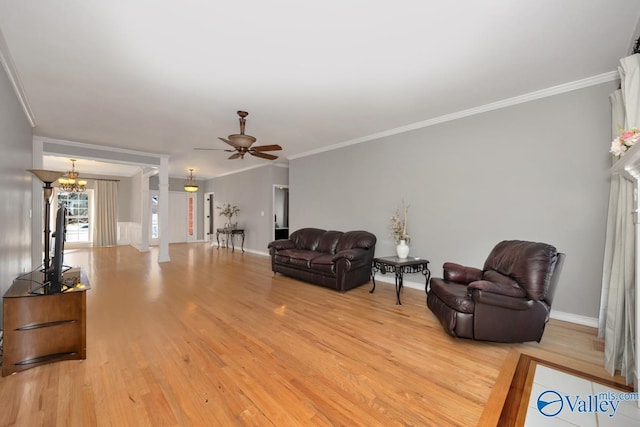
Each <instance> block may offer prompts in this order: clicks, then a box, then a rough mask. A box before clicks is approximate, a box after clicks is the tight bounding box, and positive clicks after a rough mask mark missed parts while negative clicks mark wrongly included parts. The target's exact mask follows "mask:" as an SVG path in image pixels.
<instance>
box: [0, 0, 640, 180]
mask: <svg viewBox="0 0 640 427" xmlns="http://www.w3.org/2000/svg"><path fill="white" fill-rule="evenodd" d="M639 17H640V2H638V1H637V0H588V1H585V0H528V1H527V0H520V1H513V0H484V1H478V0H459V1H455V2H454V1H449V2H447V1H442V0H438V1H435V0H414V1H411V0H395V1H393V2H391V1H377V2H374V1H371V0H369V1H366V0H323V1H316V2H303V1H299V0H298V1H296V0H273V1H264V0H243V1H204V0H202V1H195V0H180V1H178V0H174V1H171V0H136V1H134V0H103V1H100V0H94V1H86V0H47V1H16V0H0V30H1V31H2V34H3V35H4V38H5V41H6V45H7V46H8V50H9V52H10V55H11V57H12V58H13V63H14V65H15V69H16V71H17V77H18V78H19V79H20V80H21V82H22V85H23V88H24V93H25V95H26V99H27V101H28V103H29V106H30V107H31V110H32V112H33V117H34V121H35V125H36V126H35V130H34V134H36V135H40V136H46V137H51V138H58V139H63V140H70V141H76V142H85V143H90V144H97V145H104V146H112V147H117V148H125V149H132V150H138V151H145V152H151V153H158V154H169V155H170V162H169V164H170V175H171V176H178V177H183V176H186V174H187V169H188V168H195V174H196V176H197V177H198V178H209V177H213V176H217V175H220V174H223V173H228V172H230V171H233V170H234V168H235V169H245V168H247V167H252V166H256V165H261V164H264V163H266V162H268V161H266V160H262V159H256V158H251V157H249V156H247V158H245V159H243V160H226V158H227V157H228V156H229V153H225V152H224V151H210V152H202V151H194V150H193V149H194V148H195V147H210V148H227V147H226V146H225V144H224V143H222V142H221V141H219V140H218V139H217V137H218V136H223V137H226V136H227V135H229V134H232V133H237V132H238V120H237V119H238V117H237V115H236V111H237V110H246V111H248V112H249V116H248V117H247V129H246V131H247V133H248V134H251V135H253V136H255V137H257V138H258V142H257V143H256V145H262V144H280V145H281V146H282V147H283V148H284V150H283V151H282V152H280V153H279V154H280V156H281V157H280V158H279V159H278V160H277V161H276V162H285V163H286V162H287V157H291V156H297V155H300V154H302V153H306V152H309V151H312V150H318V149H321V148H323V147H327V146H331V145H334V144H340V143H343V142H347V141H351V140H355V139H359V140H360V139H363V138H364V137H366V136H368V135H374V134H377V133H380V132H384V131H386V130H388V129H393V128H398V127H402V126H407V125H410V124H412V123H416V122H421V121H425V120H429V119H432V118H436V117H440V116H443V115H446V114H451V113H455V112H457V111H461V110H466V109H470V108H474V107H478V106H482V105H485V104H488V103H493V102H497V101H500V100H503V99H507V98H511V97H515V96H519V95H523V94H527V93H530V92H534V91H538V90H542V89H545V88H549V87H552V86H556V85H560V84H564V83H568V82H572V81H576V80H580V79H584V78H587V77H591V76H595V75H599V74H602V73H607V72H611V71H614V70H615V69H616V67H617V64H618V60H619V58H620V57H622V56H625V55H626V54H628V52H629V49H630V47H631V45H632V41H633V38H634V31H635V30H636V25H637V23H638V18H639ZM365 139H366V138H365ZM275 154H278V153H275Z"/></svg>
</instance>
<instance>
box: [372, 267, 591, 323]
mask: <svg viewBox="0 0 640 427" xmlns="http://www.w3.org/2000/svg"><path fill="white" fill-rule="evenodd" d="M375 278H376V282H384V283H391V284H393V285H395V283H396V282H395V280H396V279H395V276H394V275H393V274H384V275H383V274H380V273H376V276H375ZM402 285H403V286H404V287H406V288H411V289H419V290H421V291H424V287H425V284H424V282H422V283H420V282H412V281H409V280H403V282H402ZM550 317H551V318H552V319H556V320H562V321H563V322H570V323H575V324H577V325H583V326H589V327H592V328H597V327H598V318H597V317H588V316H582V315H580V314H573V313H567V312H564V311H558V310H555V309H553V308H552V309H551V315H550Z"/></svg>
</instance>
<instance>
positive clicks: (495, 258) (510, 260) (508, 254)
mask: <svg viewBox="0 0 640 427" xmlns="http://www.w3.org/2000/svg"><path fill="white" fill-rule="evenodd" d="M557 259H558V251H557V250H556V248H555V247H553V246H551V245H548V244H546V243H536V242H525V241H521V240H505V241H503V242H500V243H498V244H497V245H496V246H495V248H493V250H492V251H491V253H490V254H489V256H488V257H487V260H486V261H485V263H484V268H483V270H484V271H485V273H484V274H485V276H486V275H487V274H494V273H489V272H490V271H491V270H493V271H494V272H497V273H500V274H501V275H504V276H508V277H509V278H511V279H513V280H515V281H516V282H517V283H518V285H520V287H522V288H523V289H524V290H525V291H526V292H527V296H528V297H529V298H531V299H533V300H536V301H540V300H542V299H543V298H544V296H545V294H546V292H547V289H548V288H549V283H550V280H551V275H552V274H553V270H554V268H555V265H556V261H557ZM493 278H494V279H496V278H499V276H498V275H495V274H494V275H493ZM487 280H491V279H487Z"/></svg>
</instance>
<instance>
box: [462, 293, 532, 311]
mask: <svg viewBox="0 0 640 427" xmlns="http://www.w3.org/2000/svg"><path fill="white" fill-rule="evenodd" d="M470 294H471V297H472V298H473V301H474V302H475V303H476V304H487V305H494V306H497V307H503V308H508V309H510V310H517V311H524V310H529V309H530V308H531V307H533V304H534V303H535V301H533V300H532V299H529V298H526V297H524V298H516V297H510V296H506V295H500V294H494V293H491V292H487V291H481V290H479V289H473V290H472V291H471V292H470Z"/></svg>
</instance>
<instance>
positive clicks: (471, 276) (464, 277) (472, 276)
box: [442, 262, 482, 283]
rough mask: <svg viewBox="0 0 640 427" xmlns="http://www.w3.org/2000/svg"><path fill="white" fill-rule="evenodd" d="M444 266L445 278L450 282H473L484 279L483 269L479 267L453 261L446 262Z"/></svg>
mask: <svg viewBox="0 0 640 427" xmlns="http://www.w3.org/2000/svg"><path fill="white" fill-rule="evenodd" d="M442 268H443V270H444V277H443V278H444V280H446V281H448V282H457V283H471V282H475V281H476V280H481V279H482V270H480V269H479V268H474V267H465V266H464V265H460V264H456V263H453V262H445V263H444V265H443V266H442Z"/></svg>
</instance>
